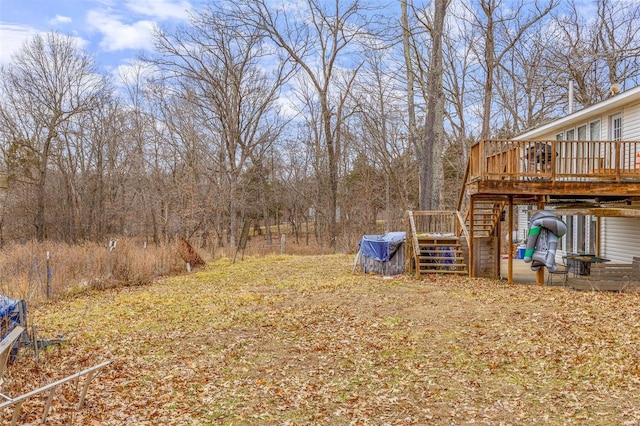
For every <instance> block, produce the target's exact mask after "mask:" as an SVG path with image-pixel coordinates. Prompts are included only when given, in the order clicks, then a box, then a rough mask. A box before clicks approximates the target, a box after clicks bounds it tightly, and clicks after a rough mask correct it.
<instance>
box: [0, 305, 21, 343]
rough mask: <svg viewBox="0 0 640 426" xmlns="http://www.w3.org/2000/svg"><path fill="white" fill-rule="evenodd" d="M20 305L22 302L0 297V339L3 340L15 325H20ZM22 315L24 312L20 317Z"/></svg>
mask: <svg viewBox="0 0 640 426" xmlns="http://www.w3.org/2000/svg"><path fill="white" fill-rule="evenodd" d="M21 303H23V302H22V301H20V300H13V299H10V298H8V297H7V296H2V295H0V333H1V336H0V338H2V339H4V338H5V336H6V335H7V334H9V333H10V332H11V330H13V329H14V328H15V326H16V325H18V324H20V323H21V321H22V319H21V318H20V316H21V312H20V304H21ZM24 314H26V312H24V313H22V315H24Z"/></svg>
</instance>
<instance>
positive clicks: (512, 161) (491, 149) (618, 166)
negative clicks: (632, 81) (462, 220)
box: [469, 140, 640, 182]
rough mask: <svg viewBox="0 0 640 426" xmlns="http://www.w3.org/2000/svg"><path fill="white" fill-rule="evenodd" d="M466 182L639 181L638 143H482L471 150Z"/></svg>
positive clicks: (546, 141)
mask: <svg viewBox="0 0 640 426" xmlns="http://www.w3.org/2000/svg"><path fill="white" fill-rule="evenodd" d="M469 167H470V170H469V180H470V181H473V180H507V181H518V180H535V179H544V180H546V181H556V182H569V181H607V182H611V181H616V182H621V181H625V180H631V179H640V141H565V140H560V141H557V140H543V141H515V140H483V141H480V142H478V143H477V144H475V145H473V146H472V147H471V157H470V160H469Z"/></svg>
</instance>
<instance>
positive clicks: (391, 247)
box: [360, 232, 406, 262]
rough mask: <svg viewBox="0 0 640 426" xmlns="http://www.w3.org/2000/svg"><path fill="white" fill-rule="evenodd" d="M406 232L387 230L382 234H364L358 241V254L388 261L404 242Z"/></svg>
mask: <svg viewBox="0 0 640 426" xmlns="http://www.w3.org/2000/svg"><path fill="white" fill-rule="evenodd" d="M405 237H406V233H404V232H387V233H386V234H384V235H365V236H363V237H362V240H361V241H360V254H361V255H362V256H366V257H368V258H370V259H374V260H377V261H379V262H388V261H389V260H390V259H391V256H393V254H394V253H395V252H396V250H397V249H398V247H400V245H401V244H402V243H404V239H405Z"/></svg>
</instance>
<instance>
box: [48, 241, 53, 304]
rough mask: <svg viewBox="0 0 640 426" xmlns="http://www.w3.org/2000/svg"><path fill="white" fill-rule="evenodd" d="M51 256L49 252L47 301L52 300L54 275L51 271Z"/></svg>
mask: <svg viewBox="0 0 640 426" xmlns="http://www.w3.org/2000/svg"><path fill="white" fill-rule="evenodd" d="M50 261H51V255H50V253H49V251H47V299H51V277H52V275H53V273H52V271H51V264H50V263H51V262H50Z"/></svg>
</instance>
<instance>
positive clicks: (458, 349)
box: [2, 255, 640, 425]
mask: <svg viewBox="0 0 640 426" xmlns="http://www.w3.org/2000/svg"><path fill="white" fill-rule="evenodd" d="M351 269H352V257H351V256H339V255H336V256H318V257H294V256H284V257H276V256H271V257H266V258H250V259H245V260H244V261H243V262H238V263H236V264H231V263H230V262H229V261H227V260H223V261H219V262H216V263H213V264H210V265H208V266H207V267H206V269H204V270H202V271H200V272H198V273H194V274H191V275H189V276H184V277H178V278H171V279H167V280H164V281H162V282H159V283H157V284H154V285H152V286H145V287H133V288H125V289H119V290H109V291H105V292H95V293H91V294H87V295H83V296H79V297H76V298H74V299H72V300H66V301H61V302H58V303H55V304H50V305H47V306H43V307H40V308H39V309H38V310H36V311H34V312H31V313H30V317H31V321H32V323H34V322H35V323H36V324H38V326H39V328H38V329H39V331H40V335H41V336H53V335H55V334H58V333H61V334H63V335H64V337H65V339H66V340H67V343H66V344H64V345H63V346H62V347H60V348H49V349H48V350H47V351H46V352H44V353H42V354H41V357H40V362H39V363H38V364H36V363H35V362H34V360H33V355H32V353H29V352H28V351H25V350H23V351H22V352H21V355H20V357H19V358H18V360H17V362H16V363H14V364H13V365H12V366H11V367H10V369H9V370H10V371H9V374H8V375H7V377H6V381H5V384H4V385H3V388H2V392H3V393H6V394H10V395H13V396H15V395H17V394H19V393H20V392H21V391H28V390H31V389H33V388H35V387H37V386H41V385H42V384H44V383H47V381H53V380H56V379H59V378H62V377H64V376H65V375H67V374H71V373H74V372H76V371H79V370H81V369H83V368H86V367H89V366H91V365H95V364H97V363H99V362H101V361H104V360H107V359H112V360H113V364H111V365H110V366H108V367H107V368H106V369H105V370H104V371H103V372H102V373H101V374H100V375H98V376H97V377H96V378H95V379H94V382H93V383H92V384H91V387H90V390H89V393H88V397H87V398H88V399H87V406H86V407H85V408H83V409H82V410H79V411H78V410H75V409H74V408H73V404H74V403H75V402H77V397H76V392H75V389H74V388H72V387H67V388H65V389H63V390H62V391H61V392H60V393H59V395H58V396H59V397H58V398H56V399H55V400H54V404H53V407H52V411H51V414H50V416H49V424H54V425H55V424H87V425H156V424H162V425H209V424H211V425H213V424H215V425H217V424H222V425H232V424H233V425H236V424H249V425H251V424H278V425H286V424H291V425H297V424H320V425H350V424H355V425H366V424H370V425H407V424H417V425H423V424H443V425H444V424H446V425H449V424H470V423H476V424H492V425H495V424H551V425H554V424H563V425H564V424H602V425H611V424H619V425H624V424H628V425H634V424H638V423H639V422H640V304H639V303H638V302H639V301H640V299H639V297H640V296H638V295H637V294H611V293H592V292H575V291H568V290H564V289H560V288H546V287H539V286H524V285H507V284H505V283H500V282H495V281H490V280H470V279H467V278H450V277H428V278H425V279H424V280H422V281H415V280H412V279H411V278H409V277H400V278H396V279H394V280H384V279H382V278H381V277H379V276H373V275H372V276H365V275H362V274H352V273H351ZM44 399H45V398H36V399H33V400H32V401H31V402H29V403H28V404H25V406H24V407H23V413H24V415H23V418H22V420H23V421H24V422H34V423H37V422H38V418H39V416H40V415H41V412H42V411H41V409H42V406H43V405H44V402H45V401H44ZM8 418H9V413H4V418H3V421H5V422H6V420H7V419H8Z"/></svg>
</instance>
